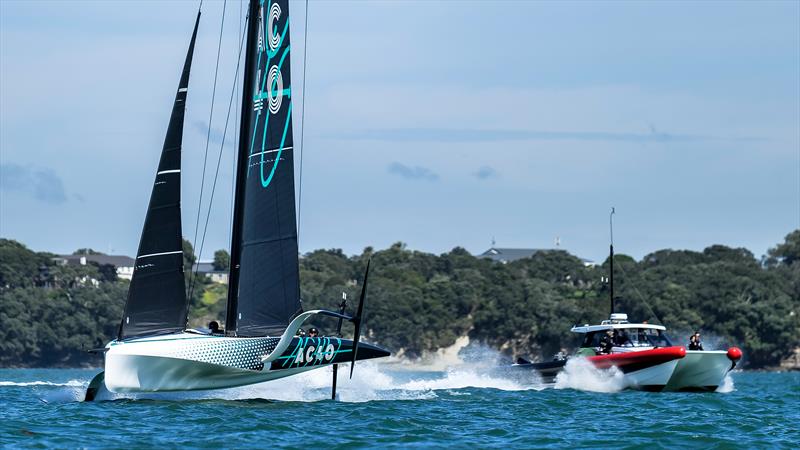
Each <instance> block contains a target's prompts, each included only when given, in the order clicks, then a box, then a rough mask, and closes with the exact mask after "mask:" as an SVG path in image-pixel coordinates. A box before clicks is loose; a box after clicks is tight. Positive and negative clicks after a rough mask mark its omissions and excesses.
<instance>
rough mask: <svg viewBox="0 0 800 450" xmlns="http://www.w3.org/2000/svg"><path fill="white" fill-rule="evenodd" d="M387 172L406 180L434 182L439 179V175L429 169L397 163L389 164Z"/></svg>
mask: <svg viewBox="0 0 800 450" xmlns="http://www.w3.org/2000/svg"><path fill="white" fill-rule="evenodd" d="M387 170H388V171H389V173H391V174H394V175H399V176H401V177H403V178H405V179H407V180H424V181H436V180H438V179H439V175H437V174H436V173H434V172H433V171H432V170H430V169H427V168H425V167H421V166H414V167H411V166H406V165H405V164H400V163H399V162H393V163H391V164H389V167H387Z"/></svg>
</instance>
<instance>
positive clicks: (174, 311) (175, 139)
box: [118, 11, 200, 339]
mask: <svg viewBox="0 0 800 450" xmlns="http://www.w3.org/2000/svg"><path fill="white" fill-rule="evenodd" d="M199 24H200V12H199V11H198V12H197V19H196V20H195V24H194V31H193V32H192V39H191V41H190V43H189V50H188V52H187V54H186V61H185V62H184V65H183V73H182V74H181V79H180V83H179V85H178V91H177V93H176V94H175V102H174V104H173V106H172V115H171V116H170V119H169V125H168V127H167V135H166V137H165V138H164V147H163V149H162V151H161V159H160V161H159V163H158V171H157V172H156V178H155V182H154V184H153V191H152V193H151V194H150V204H149V205H148V207H147V216H146V217H145V221H144V227H143V229H142V237H141V240H140V241H139V250H138V252H137V253H136V263H135V267H134V271H133V278H132V279H131V284H130V288H129V290H128V299H127V301H126V303H125V313H124V315H123V317H122V324H121V325H120V328H119V336H118V339H129V338H134V337H141V336H151V335H158V334H167V333H175V332H180V331H182V330H183V329H184V328H185V326H186V318H187V315H188V310H189V303H188V299H187V297H186V282H185V279H184V274H183V270H184V267H183V240H182V239H183V238H182V236H183V235H182V233H181V147H182V143H183V121H184V112H185V110H186V94H187V89H188V86H189V72H190V70H191V67H192V54H193V53H194V44H195V39H196V37H197V27H198V25H199Z"/></svg>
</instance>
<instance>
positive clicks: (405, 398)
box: [0, 364, 800, 449]
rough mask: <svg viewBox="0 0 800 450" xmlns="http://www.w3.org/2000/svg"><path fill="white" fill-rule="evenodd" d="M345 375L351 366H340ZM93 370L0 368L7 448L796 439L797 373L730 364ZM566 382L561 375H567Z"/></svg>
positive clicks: (757, 442) (688, 443)
mask: <svg viewBox="0 0 800 450" xmlns="http://www.w3.org/2000/svg"><path fill="white" fill-rule="evenodd" d="M343 372H344V373H346V372H347V371H343ZM95 373H96V371H90V370H55V369H53V370H23V369H5V370H0V445H2V446H3V447H60V448H63V447H66V448H74V447H90V448H93V447H117V448H120V447H125V448H144V447H155V446H167V447H177V446H181V447H201V448H241V447H246V448H256V447H258V448H276V447H286V448H353V447H363V448H366V447H372V448H382V447H423V448H504V449H505V448H536V447H553V448H563V447H597V448H619V447H622V448H625V447H630V448H636V447H644V446H651V445H655V446H657V447H667V448H679V447H682V448H697V447H703V448H754V447H755V448H773V447H774V448H798V447H800V373H734V374H732V376H731V378H730V379H729V380H727V383H726V386H725V388H724V390H725V391H727V392H718V393H709V394H683V393H645V392H635V391H628V390H622V391H620V390H619V389H620V386H619V384H618V383H617V382H618V380H616V379H615V378H614V377H606V378H604V379H593V378H592V377H593V376H594V374H587V373H573V374H570V375H569V377H571V379H562V380H560V381H559V384H558V385H557V386H556V387H553V386H550V387H545V386H542V385H540V384H539V383H537V382H535V380H531V381H525V380H522V381H521V380H509V379H504V378H502V377H497V376H490V375H486V374H485V373H484V372H483V371H481V370H478V369H476V368H475V367H471V368H470V367H463V368H459V369H451V370H448V371H439V372H420V371H412V370H407V369H403V368H401V367H399V366H392V365H375V364H373V365H370V364H363V365H360V366H359V367H357V369H356V377H355V378H354V379H353V381H349V380H346V377H345V376H341V375H340V385H341V389H340V401H337V402H332V401H330V400H325V398H327V396H328V395H329V394H328V392H329V387H328V386H329V383H330V379H329V377H330V372H329V371H328V372H326V371H325V370H317V371H314V372H311V373H308V374H304V375H301V376H298V377H294V378H290V379H288V380H279V381H275V382H270V383H265V384H261V385H256V386H251V387H245V388H237V389H229V390H224V391H216V392H199V393H191V394H187V393H180V394H159V395H149V396H144V395H141V396H128V397H121V396H113V395H112V394H103V395H102V396H101V398H100V400H101V401H97V402H94V403H82V402H79V401H78V399H79V398H81V397H82V395H83V391H84V389H85V387H86V385H87V384H88V381H89V380H90V379H91V377H92V376H93V375H94V374H95ZM565 378H567V377H565Z"/></svg>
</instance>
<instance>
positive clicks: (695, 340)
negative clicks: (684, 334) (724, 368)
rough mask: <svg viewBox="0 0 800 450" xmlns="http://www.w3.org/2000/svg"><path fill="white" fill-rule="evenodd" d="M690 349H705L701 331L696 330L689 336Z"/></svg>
mask: <svg viewBox="0 0 800 450" xmlns="http://www.w3.org/2000/svg"><path fill="white" fill-rule="evenodd" d="M689 350H703V343H702V342H700V332H699V331H695V332H694V334H693V335H692V336H691V337H689Z"/></svg>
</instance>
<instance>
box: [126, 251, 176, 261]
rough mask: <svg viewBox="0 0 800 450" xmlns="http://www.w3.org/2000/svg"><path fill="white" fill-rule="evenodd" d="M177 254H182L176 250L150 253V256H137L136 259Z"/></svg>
mask: <svg viewBox="0 0 800 450" xmlns="http://www.w3.org/2000/svg"><path fill="white" fill-rule="evenodd" d="M178 253H183V250H176V251H174V252H161V253H150V254H147V255H140V256H137V257H136V259H142V258H150V257H152V256H162V255H175V254H178Z"/></svg>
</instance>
